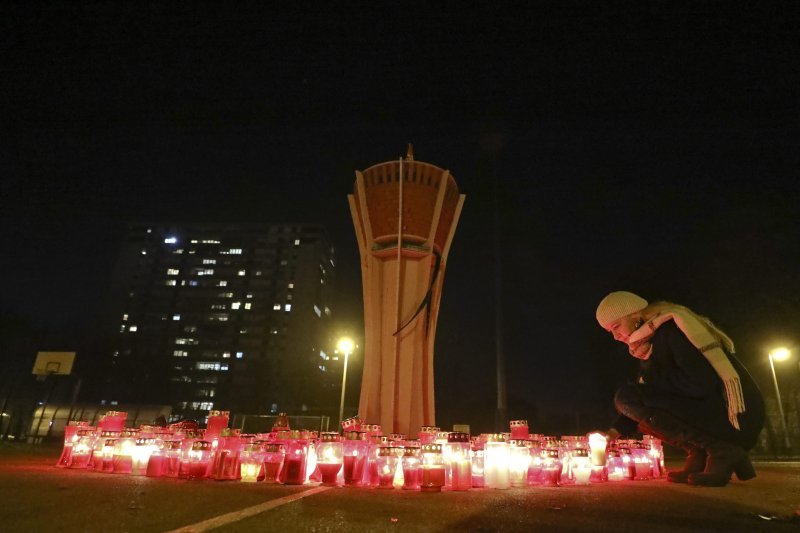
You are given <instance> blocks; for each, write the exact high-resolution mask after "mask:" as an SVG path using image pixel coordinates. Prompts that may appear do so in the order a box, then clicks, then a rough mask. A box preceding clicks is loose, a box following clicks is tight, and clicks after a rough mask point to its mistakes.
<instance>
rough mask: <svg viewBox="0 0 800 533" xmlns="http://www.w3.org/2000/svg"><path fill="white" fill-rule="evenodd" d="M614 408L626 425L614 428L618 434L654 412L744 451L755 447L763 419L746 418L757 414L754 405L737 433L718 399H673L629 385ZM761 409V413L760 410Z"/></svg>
mask: <svg viewBox="0 0 800 533" xmlns="http://www.w3.org/2000/svg"><path fill="white" fill-rule="evenodd" d="M614 406H615V407H616V409H617V412H619V414H620V415H622V416H623V417H625V418H627V419H629V421H628V422H627V423H626V422H625V421H624V420H623V421H621V423H619V424H615V427H617V429H618V430H619V431H620V432H621V433H626V432H627V431H624V430H623V429H626V425H627V429H630V428H631V427H632V426H633V425H634V424H635V423H638V422H640V421H642V420H644V419H646V418H648V417H649V416H650V415H651V414H653V411H654V410H661V411H666V412H668V413H670V414H671V415H673V416H674V417H676V418H679V419H680V420H682V421H683V422H685V423H686V424H687V425H689V426H692V427H693V428H695V429H697V430H700V431H702V432H704V433H706V434H708V435H710V436H712V437H714V438H717V439H720V440H723V441H726V442H730V443H732V444H737V445H739V446H741V447H743V448H745V449H747V450H749V449H751V448H752V447H753V446H754V445H755V442H756V440H757V437H758V432H760V430H761V427H762V426H763V415H762V416H761V417H760V421H759V420H753V418H754V417H753V416H749V415H750V414H751V413H752V414H754V415H757V414H758V409H756V408H755V407H756V406H755V405H754V406H753V409H752V411H751V413H745V415H744V416H740V417H739V424H740V427H741V430H737V429H736V428H734V427H733V426H732V425H731V424H730V422H729V421H728V411H727V407H726V404H725V400H724V398H723V397H722V396H721V395H720V396H712V397H706V398H689V397H683V396H677V395H674V394H671V393H669V392H667V391H664V390H660V389H657V388H655V387H652V386H648V385H646V384H630V385H625V386H623V387H621V388H620V389H619V390H618V391H617V393H616V395H615V396H614ZM758 407H760V406H758ZM761 409H762V412H763V407H762V408H761ZM755 418H756V419H758V418H759V417H758V416H756V417H755ZM621 428H623V429H621Z"/></svg>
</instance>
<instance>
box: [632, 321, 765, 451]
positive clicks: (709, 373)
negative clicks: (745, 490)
mask: <svg viewBox="0 0 800 533" xmlns="http://www.w3.org/2000/svg"><path fill="white" fill-rule="evenodd" d="M651 342H652V345H653V351H652V354H651V355H650V358H649V359H647V360H646V361H642V362H641V365H640V370H639V379H638V380H637V383H638V384H637V388H638V389H639V392H640V394H641V398H642V401H643V403H644V404H645V405H647V406H648V407H652V408H658V409H663V410H665V411H669V412H671V413H672V414H673V415H675V416H677V417H679V418H681V419H683V420H684V421H685V422H687V423H689V424H691V425H693V426H696V427H698V429H702V430H704V431H706V432H707V433H709V434H711V435H713V436H715V437H717V438H720V439H724V440H727V441H731V442H735V443H737V444H739V445H740V446H742V447H743V448H745V449H750V448H752V447H753V446H754V445H755V443H756V442H757V440H758V435H759V433H760V432H761V429H762V428H763V427H764V400H763V398H762V396H761V392H760V391H759V390H758V386H757V385H756V384H755V382H754V381H753V378H752V376H750V373H749V372H748V371H747V369H746V368H745V367H744V366H743V365H742V364H741V363H740V362H739V360H738V359H737V358H736V357H734V356H733V355H731V354H727V355H728V359H729V360H730V362H731V364H732V365H733V367H734V368H735V369H736V372H737V373H738V374H739V378H740V379H741V383H742V392H743V393H744V403H745V412H744V413H742V414H740V415H739V426H740V428H741V430H736V429H735V428H734V427H733V426H732V425H731V424H730V422H729V421H728V410H727V403H726V396H725V387H724V385H723V383H722V380H721V379H720V377H719V375H717V373H716V371H715V370H714V368H713V367H712V366H711V363H709V362H708V360H707V359H706V358H705V356H704V355H703V354H702V353H701V352H700V350H698V349H697V348H695V347H694V345H693V344H692V343H691V342H690V341H689V339H688V338H687V337H686V335H684V334H683V332H682V331H681V330H680V328H678V326H677V324H675V322H673V321H670V322H666V323H664V324H662V325H661V327H659V328H658V330H656V332H655V334H654V335H653V338H652V341H651Z"/></svg>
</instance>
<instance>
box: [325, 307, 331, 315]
mask: <svg viewBox="0 0 800 533" xmlns="http://www.w3.org/2000/svg"><path fill="white" fill-rule="evenodd" d="M325 316H331V308H330V307H328V306H327V305H326V306H325Z"/></svg>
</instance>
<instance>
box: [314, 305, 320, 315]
mask: <svg viewBox="0 0 800 533" xmlns="http://www.w3.org/2000/svg"><path fill="white" fill-rule="evenodd" d="M314 313H316V315H317V316H318V317H320V318H322V310H320V308H319V307H317V306H316V305H314Z"/></svg>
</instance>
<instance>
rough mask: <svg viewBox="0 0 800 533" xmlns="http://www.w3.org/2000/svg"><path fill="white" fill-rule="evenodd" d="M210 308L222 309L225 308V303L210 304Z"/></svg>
mask: <svg viewBox="0 0 800 533" xmlns="http://www.w3.org/2000/svg"><path fill="white" fill-rule="evenodd" d="M211 309H220V310H222V311H224V310H225V309H226V307H225V304H212V305H211Z"/></svg>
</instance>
